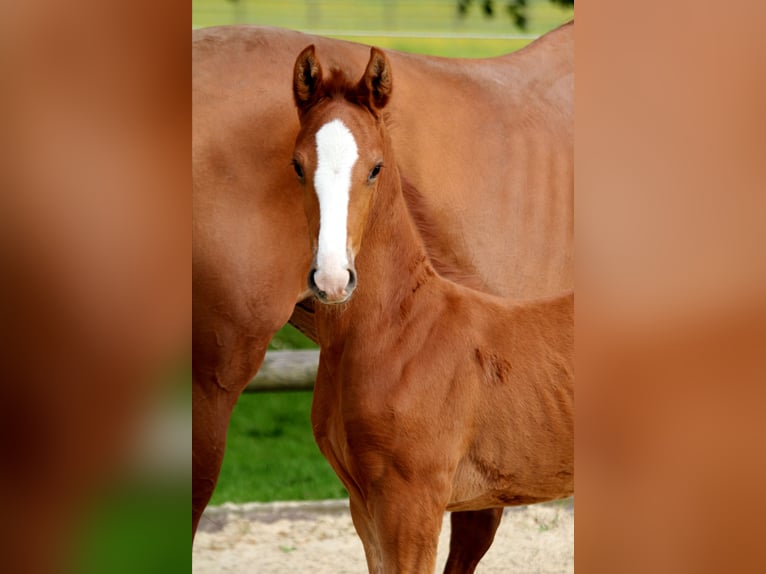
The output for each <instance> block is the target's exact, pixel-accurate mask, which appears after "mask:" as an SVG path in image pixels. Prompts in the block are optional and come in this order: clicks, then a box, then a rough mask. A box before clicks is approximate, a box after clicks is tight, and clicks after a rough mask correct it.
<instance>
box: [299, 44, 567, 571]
mask: <svg viewBox="0 0 766 574" xmlns="http://www.w3.org/2000/svg"><path fill="white" fill-rule="evenodd" d="M293 77H294V87H293V90H294V97H295V102H296V105H297V108H298V115H299V118H300V125H301V129H300V132H299V134H298V137H297V140H296V144H295V152H294V156H293V165H294V168H295V171H296V174H297V178H298V180H299V182H300V183H301V185H302V186H303V188H304V206H305V212H306V217H307V224H308V229H309V237H310V244H311V247H312V252H313V254H314V259H313V264H312V267H311V270H310V271H309V278H308V284H309V286H310V289H311V290H312V291H313V293H314V295H315V296H316V298H317V299H318V300H319V301H320V302H321V303H322V305H319V306H318V307H317V308H316V311H315V313H316V329H317V335H318V339H319V344H320V348H321V355H320V361H319V371H318V375H317V380H316V385H315V388H314V402H313V405H312V414H311V420H312V425H313V428H314V436H315V438H316V441H317V444H318V445H319V448H320V450H321V451H322V453H323V454H324V456H325V457H326V458H327V460H328V461H329V462H330V464H331V465H332V467H333V468H334V469H335V471H336V473H337V474H338V477H339V478H340V479H341V480H342V481H343V484H344V485H345V487H346V489H347V490H348V492H349V496H350V500H351V512H352V516H353V519H354V525H355V527H356V529H357V532H358V534H359V536H360V537H361V539H362V542H363V544H364V549H365V554H366V557H367V564H368V568H369V571H370V572H375V573H382V572H385V573H394V572H397V573H398V572H419V573H423V572H433V570H434V567H435V561H436V544H437V540H438V535H439V530H440V528H441V522H442V516H443V513H444V511H445V510H453V511H455V510H458V511H466V510H471V511H476V510H481V509H490V508H498V507H501V506H504V505H518V504H528V503H533V502H541V501H545V500H551V499H555V498H561V497H565V496H569V495H571V494H572V492H573V490H574V441H573V438H574V419H573V415H574V413H573V402H574V378H573V358H574V352H573V351H574V349H573V342H574V341H573V339H574V337H573V326H574V325H573V319H574V296H573V293H572V292H571V291H569V292H567V293H566V294H564V295H560V296H557V297H553V298H548V299H543V300H535V301H531V302H525V303H509V302H507V300H505V299H500V298H498V297H495V296H492V295H488V294H485V293H481V292H478V291H475V290H472V289H470V288H468V287H465V286H462V285H459V284H456V283H454V282H451V281H449V280H447V279H444V278H442V277H441V276H439V275H438V274H437V273H436V272H435V271H434V268H433V267H432V265H431V263H430V261H429V258H428V255H427V252H426V249H425V246H424V244H423V242H422V239H421V237H420V235H419V233H418V231H417V230H416V228H415V226H414V224H413V223H412V221H411V219H410V215H409V210H408V207H407V204H406V203H405V200H404V196H403V193H402V187H401V179H400V175H399V171H398V169H397V161H396V159H395V157H394V152H393V144H392V142H391V139H390V137H389V135H388V120H387V118H386V116H385V114H384V113H383V110H384V109H385V108H386V106H387V103H388V101H389V99H390V98H391V95H392V93H393V88H392V86H393V84H394V80H393V78H392V70H391V67H390V65H389V63H388V60H387V59H386V56H385V54H384V53H383V52H381V51H380V50H377V49H376V48H372V49H371V52H370V60H369V63H368V64H367V67H366V70H365V72H364V75H363V76H362V78H361V80H359V82H358V83H355V84H351V83H349V82H348V81H347V80H346V77H345V76H344V74H343V73H342V72H341V71H339V70H337V69H334V70H333V71H332V74H331V76H330V78H329V79H323V74H322V67H321V65H320V63H319V60H318V59H317V57H316V54H315V48H314V46H313V45H311V46H309V47H308V48H306V49H305V50H304V51H303V52H302V53H301V54H300V56H299V57H298V59H297V60H296V63H295V71H294V75H293ZM438 176H439V175H438V174H435V176H434V177H438ZM490 542H491V541H490ZM453 558H454V559H455V560H456V559H457V558H455V557H453ZM474 558H475V559H476V561H478V558H480V556H479V557H474ZM474 567H475V563H470V564H459V565H458V564H454V563H453V564H448V566H447V571H450V572H471V571H473V569H474Z"/></svg>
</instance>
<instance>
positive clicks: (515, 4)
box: [457, 0, 574, 30]
mask: <svg viewBox="0 0 766 574" xmlns="http://www.w3.org/2000/svg"><path fill="white" fill-rule="evenodd" d="M550 1H551V2H553V3H554V4H558V5H559V6H574V0H550ZM473 3H474V1H473V0H457V10H458V13H459V14H460V15H461V16H464V15H466V14H467V13H468V9H469V8H470V6H471V4H473ZM476 3H477V4H479V5H480V7H481V11H482V12H484V14H485V15H486V16H489V17H491V16H494V15H495V11H496V5H497V4H500V2H495V1H494V0H477V2H476ZM504 5H505V11H506V12H507V13H508V15H509V16H510V17H511V20H513V23H514V24H516V26H518V27H519V28H521V29H522V30H525V29H526V27H527V19H528V17H527V8H528V5H527V0H506V2H504Z"/></svg>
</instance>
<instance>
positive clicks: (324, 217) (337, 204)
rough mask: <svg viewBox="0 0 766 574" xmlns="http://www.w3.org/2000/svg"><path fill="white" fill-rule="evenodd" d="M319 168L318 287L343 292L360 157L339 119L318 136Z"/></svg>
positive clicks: (316, 175)
mask: <svg viewBox="0 0 766 574" xmlns="http://www.w3.org/2000/svg"><path fill="white" fill-rule="evenodd" d="M316 142H317V169H316V172H315V174H314V189H315V190H316V194H317V197H318V199H319V239H318V243H319V245H318V248H317V272H316V274H315V275H314V280H315V281H316V284H317V286H318V287H319V288H320V289H322V290H323V291H326V292H328V293H338V292H340V291H341V290H342V289H343V288H344V287H345V286H346V284H347V283H348V279H349V275H348V266H349V261H348V254H347V248H346V243H347V239H346V238H347V221H348V198H349V191H350V189H351V171H352V169H353V168H354V164H355V163H356V160H357V158H358V157H359V153H358V148H357V146H356V141H355V140H354V136H353V135H352V134H351V132H350V131H349V129H348V128H347V127H346V126H345V125H344V124H343V122H342V121H340V120H333V121H331V122H329V123H327V124H325V125H323V126H322V127H321V129H320V130H319V131H318V132H317V134H316Z"/></svg>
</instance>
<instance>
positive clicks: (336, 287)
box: [308, 264, 356, 304]
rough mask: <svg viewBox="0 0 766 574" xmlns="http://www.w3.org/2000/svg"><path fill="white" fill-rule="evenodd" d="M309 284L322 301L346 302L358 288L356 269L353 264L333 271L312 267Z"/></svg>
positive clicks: (329, 302)
mask: <svg viewBox="0 0 766 574" xmlns="http://www.w3.org/2000/svg"><path fill="white" fill-rule="evenodd" d="M308 285H309V289H311V291H312V292H313V293H314V295H315V296H316V298H317V299H319V301H320V302H322V303H326V304H338V303H344V302H346V301H348V299H349V297H351V294H352V293H353V292H354V289H356V270H355V269H354V265H353V264H351V265H349V266H348V267H347V268H346V269H341V270H339V271H336V272H333V273H330V272H327V271H325V270H323V269H317V268H316V267H312V268H311V270H310V271H309V276H308Z"/></svg>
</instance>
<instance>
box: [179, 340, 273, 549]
mask: <svg viewBox="0 0 766 574" xmlns="http://www.w3.org/2000/svg"><path fill="white" fill-rule="evenodd" d="M214 331H215V333H216V335H217V336H218V337H222V336H223V340H221V339H218V343H223V342H224V341H225V343H224V344H223V346H222V347H220V348H217V349H210V347H209V345H207V346H208V349H207V350H208V351H212V352H210V353H205V352H204V350H202V349H200V347H201V344H198V341H197V340H196V339H197V337H195V350H194V360H193V374H192V378H193V386H192V420H193V426H192V537H193V536H194V534H195V532H196V531H197V525H198V524H199V520H200V517H201V515H202V512H203V511H204V510H205V507H206V506H207V504H208V502H209V501H210V497H211V496H212V494H213V491H214V490H215V486H216V483H217V482H218V474H219V473H220V470H221V463H222V462H223V454H224V450H225V448H226V433H227V430H228V427H229V419H230V418H231V413H232V411H233V409H234V405H235V404H236V402H237V399H238V398H239V395H240V393H241V392H242V390H243V389H244V388H245V386H246V385H247V383H248V382H249V381H250V379H251V378H252V376H253V374H254V373H255V372H257V370H258V368H259V367H260V366H261V363H262V362H263V357H264V355H265V352H266V348H267V346H268V343H269V340H270V339H271V337H272V335H273V334H274V332H275V331H274V330H272V329H268V330H266V331H264V332H263V333H262V334H261V335H260V337H258V338H257V339H253V338H252V336H241V335H237V334H236V329H235V328H234V327H233V326H230V325H229V326H223V325H219V326H216V328H215V329H214ZM226 332H228V335H229V336H228V337H227V336H225V335H223V334H224V333H226ZM195 335H196V334H195Z"/></svg>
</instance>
